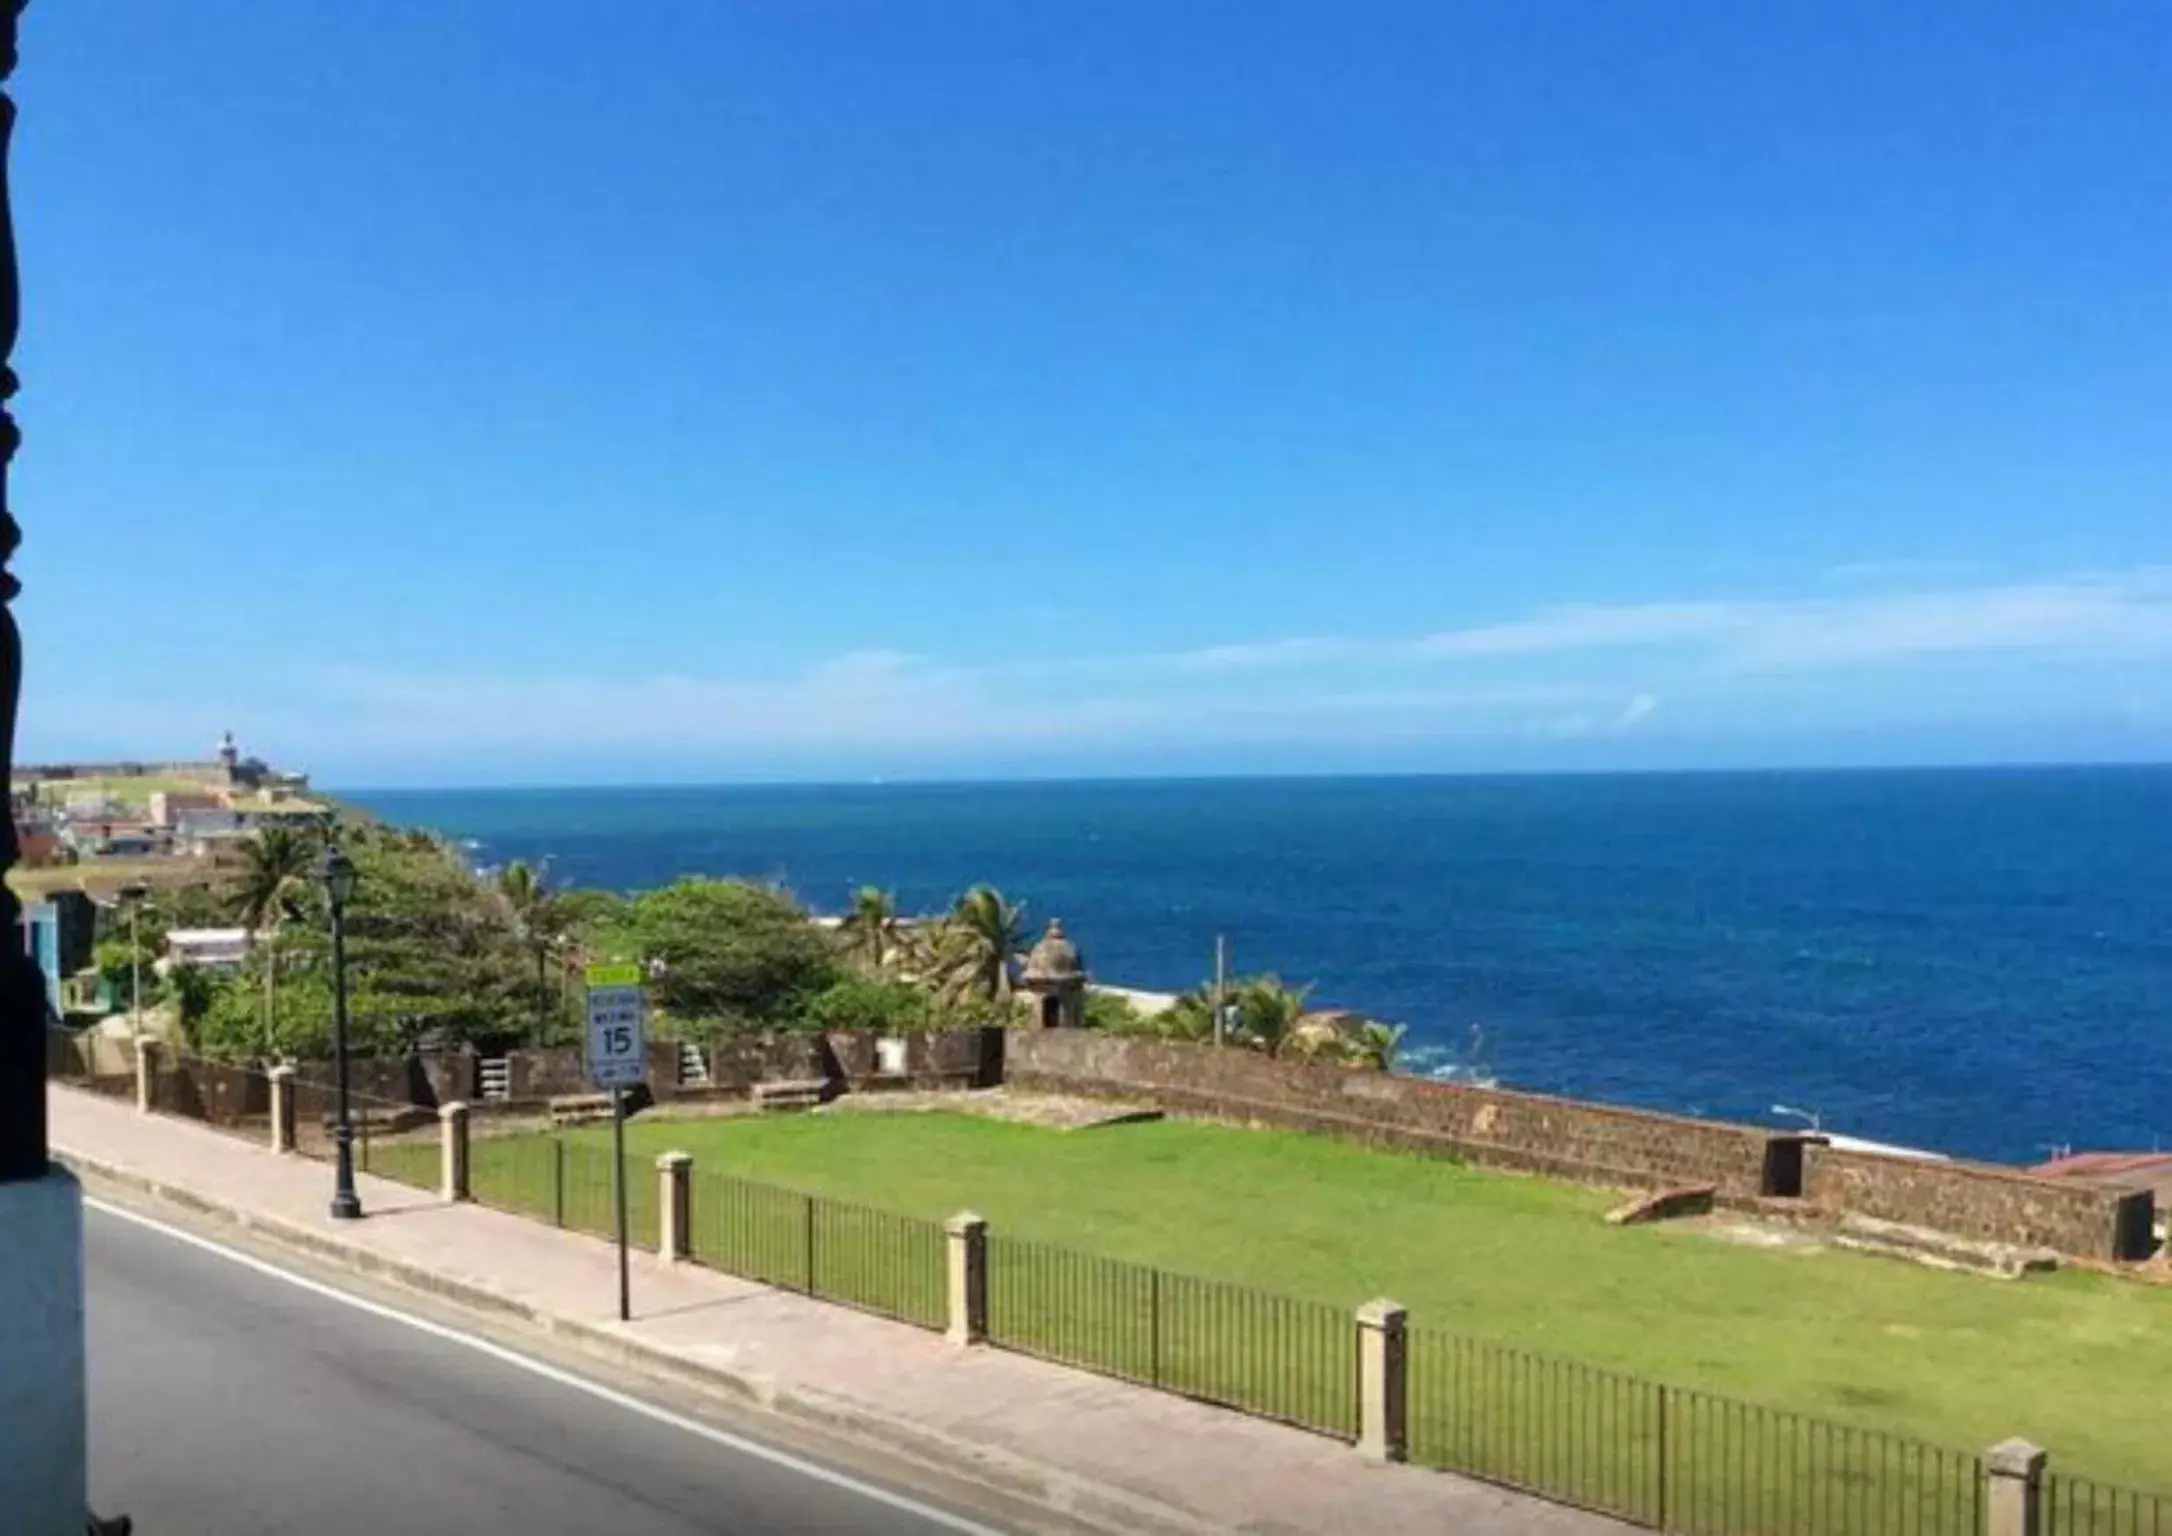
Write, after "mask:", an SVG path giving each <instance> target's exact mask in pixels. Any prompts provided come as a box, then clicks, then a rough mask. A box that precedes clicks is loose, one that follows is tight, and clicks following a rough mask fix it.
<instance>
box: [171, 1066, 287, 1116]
mask: <svg viewBox="0 0 2172 1536" xmlns="http://www.w3.org/2000/svg"><path fill="white" fill-rule="evenodd" d="M151 1107H152V1108H153V1109H156V1110H158V1111H159V1112H160V1113H162V1114H169V1115H183V1116H186V1117H187V1118H188V1119H191V1120H202V1121H206V1122H208V1123H209V1124H212V1125H239V1124H241V1123H243V1122H244V1121H247V1120H261V1119H263V1118H264V1117H266V1116H267V1115H269V1114H270V1113H271V1083H270V1081H269V1080H268V1079H267V1078H266V1077H265V1076H264V1074H263V1073H261V1072H252V1071H250V1070H248V1069H247V1068H245V1067H229V1066H225V1065H222V1064H220V1063H217V1062H210V1061H175V1060H174V1059H173V1058H172V1057H171V1055H164V1056H161V1057H160V1058H159V1062H158V1071H157V1073H156V1075H155V1076H153V1078H152V1079H151Z"/></svg>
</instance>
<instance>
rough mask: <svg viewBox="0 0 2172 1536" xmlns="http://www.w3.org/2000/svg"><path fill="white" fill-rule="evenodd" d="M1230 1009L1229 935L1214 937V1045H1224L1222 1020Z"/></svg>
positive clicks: (1221, 934)
mask: <svg viewBox="0 0 2172 1536" xmlns="http://www.w3.org/2000/svg"><path fill="white" fill-rule="evenodd" d="M1228 1007H1229V935H1228V934H1226V933H1218V934H1216V935H1215V936H1214V1043H1215V1044H1216V1045H1220V1044H1221V1043H1222V1020H1223V1018H1224V1017H1225V1015H1226V1012H1227V1009H1228Z"/></svg>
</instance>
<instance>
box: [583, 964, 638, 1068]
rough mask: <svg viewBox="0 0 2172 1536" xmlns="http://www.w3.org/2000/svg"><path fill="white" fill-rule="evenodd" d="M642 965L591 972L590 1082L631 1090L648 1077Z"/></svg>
mask: <svg viewBox="0 0 2172 1536" xmlns="http://www.w3.org/2000/svg"><path fill="white" fill-rule="evenodd" d="M641 980H642V978H641V967H640V966H638V965H592V966H590V967H589V968H588V1080H589V1081H590V1082H592V1083H594V1084H595V1085H596V1086H597V1087H598V1088H630V1087H632V1086H633V1085H634V1084H635V1083H638V1082H640V1081H642V1080H643V1078H644V1077H646V1076H647V1070H648V1039H647V1035H648V1031H647V1028H646V1025H647V1010H646V1008H645V1006H644V999H643V995H642V991H641Z"/></svg>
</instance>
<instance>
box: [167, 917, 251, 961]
mask: <svg viewBox="0 0 2172 1536" xmlns="http://www.w3.org/2000/svg"><path fill="white" fill-rule="evenodd" d="M248 956H249V930H248V929H246V928H174V929H170V930H168V932H167V934H166V961H167V963H168V964H169V965H196V966H201V967H203V968H204V969H205V970H207V971H231V970H235V969H237V968H238V967H239V966H240V965H241V962H242V961H243V960H245V959H247V958H248Z"/></svg>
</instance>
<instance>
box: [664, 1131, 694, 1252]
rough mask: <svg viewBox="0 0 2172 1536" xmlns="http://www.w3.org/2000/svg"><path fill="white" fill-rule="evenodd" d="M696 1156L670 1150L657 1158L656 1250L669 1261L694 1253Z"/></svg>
mask: <svg viewBox="0 0 2172 1536" xmlns="http://www.w3.org/2000/svg"><path fill="white" fill-rule="evenodd" d="M693 1223H694V1157H693V1154H692V1153H690V1152H666V1153H664V1154H663V1155H662V1156H661V1157H659V1158H657V1159H656V1253H657V1257H659V1258H661V1259H662V1260H663V1261H664V1262H665V1263H666V1264H676V1263H678V1262H679V1260H681V1259H690V1258H692V1257H693V1256H694V1242H693Z"/></svg>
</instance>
